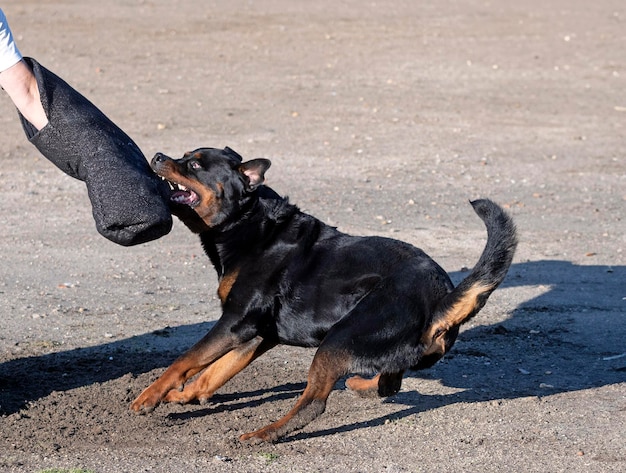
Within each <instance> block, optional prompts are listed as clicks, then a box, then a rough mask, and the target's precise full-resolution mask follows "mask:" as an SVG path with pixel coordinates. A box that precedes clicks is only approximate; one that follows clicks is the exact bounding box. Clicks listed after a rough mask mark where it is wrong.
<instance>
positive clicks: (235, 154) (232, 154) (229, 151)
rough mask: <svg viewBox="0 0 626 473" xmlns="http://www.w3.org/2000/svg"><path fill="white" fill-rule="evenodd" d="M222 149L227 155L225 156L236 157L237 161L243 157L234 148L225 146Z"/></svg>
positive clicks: (240, 160)
mask: <svg viewBox="0 0 626 473" xmlns="http://www.w3.org/2000/svg"><path fill="white" fill-rule="evenodd" d="M223 151H224V154H225V155H227V156H229V157H231V158H233V159H236V160H237V161H239V162H242V161H243V158H242V157H241V155H240V154H239V153H238V152H237V151H235V150H234V149H231V148H229V147H228V146H227V147H226V148H224V150H223Z"/></svg>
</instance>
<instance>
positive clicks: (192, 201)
mask: <svg viewBox="0 0 626 473" xmlns="http://www.w3.org/2000/svg"><path fill="white" fill-rule="evenodd" d="M168 182H169V184H170V187H171V188H172V195H171V196H170V200H171V201H172V202H175V203H177V204H183V205H188V206H189V207H191V208H194V207H196V206H197V205H198V204H199V203H200V196H199V195H198V194H196V193H195V192H194V191H192V190H191V189H188V188H187V187H185V186H183V185H181V184H176V183H174V182H171V181H168Z"/></svg>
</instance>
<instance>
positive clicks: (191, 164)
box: [189, 161, 202, 169]
mask: <svg viewBox="0 0 626 473" xmlns="http://www.w3.org/2000/svg"><path fill="white" fill-rule="evenodd" d="M189 167H190V168H192V169H200V168H201V167H202V166H201V165H200V163H199V162H198V161H189Z"/></svg>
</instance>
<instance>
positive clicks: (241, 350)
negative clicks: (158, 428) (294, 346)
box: [164, 337, 276, 404]
mask: <svg viewBox="0 0 626 473" xmlns="http://www.w3.org/2000/svg"><path fill="white" fill-rule="evenodd" d="M274 346H276V344H275V343H269V342H266V341H264V340H263V339H262V338H261V337H256V338H253V339H252V340H250V341H249V342H248V343H246V344H244V345H242V346H240V347H237V348H235V349H234V350H231V351H229V352H228V353H226V354H225V355H224V356H223V357H221V358H220V359H219V360H217V361H215V363H213V364H211V365H210V366H209V367H207V368H206V369H205V370H204V371H203V372H202V373H201V374H200V376H199V377H198V378H196V379H195V380H194V381H193V382H192V383H189V384H188V385H186V386H185V388H184V389H183V390H182V391H178V390H177V389H173V390H171V391H170V392H169V393H167V395H166V396H165V399H164V401H165V402H178V403H181V404H185V403H188V402H190V401H193V400H195V399H197V400H198V401H200V402H204V401H206V400H208V399H209V398H210V397H211V396H213V394H214V393H215V391H217V390H218V389H219V388H221V387H222V386H223V385H224V384H226V383H227V382H228V381H229V380H230V379H231V378H232V377H233V376H235V375H236V374H237V373H239V372H240V371H242V370H243V369H244V368H246V367H247V366H248V365H249V364H250V363H252V362H253V361H254V360H255V359H257V358H258V357H259V356H261V355H262V354H263V353H265V352H267V351H268V350H270V349H271V348H273V347H274Z"/></svg>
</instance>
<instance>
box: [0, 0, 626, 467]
mask: <svg viewBox="0 0 626 473" xmlns="http://www.w3.org/2000/svg"><path fill="white" fill-rule="evenodd" d="M2 7H3V9H4V10H5V13H6V14H7V16H8V18H9V20H10V22H11V25H12V27H13V30H14V32H15V34H16V36H17V39H18V43H19V46H20V48H21V49H22V52H23V53H25V54H28V55H31V56H33V57H35V58H37V59H38V60H39V61H40V62H41V63H42V64H44V65H45V66H47V67H48V68H50V69H52V70H53V71H55V72H57V73H58V74H59V75H61V76H62V77H64V78H65V79H66V80H67V81H68V82H70V83H71V84H72V85H74V86H75V87H76V88H77V89H79V90H80V91H82V92H83V93H84V94H85V95H87V96H88V97H89V98H90V99H91V100H92V101H94V102H95V103H96V104H97V105H98V106H100V107H101V108H102V109H103V111H105V113H107V114H108V115H109V116H110V117H111V118H112V119H113V120H114V121H115V122H116V123H118V124H119V125H120V126H121V127H122V128H123V129H124V130H125V131H127V132H128V133H129V134H130V135H131V136H132V137H133V138H134V139H135V140H136V141H137V143H138V144H139V146H140V147H141V148H142V150H144V152H145V153H146V155H147V156H149V157H150V156H152V154H154V153H155V152H156V151H163V152H165V153H167V154H170V155H172V156H179V155H182V153H183V152H184V151H187V150H190V149H194V148H196V147H198V146H203V145H204V146H215V147H223V146H230V147H232V148H234V149H236V150H237V151H239V152H240V153H241V154H243V155H244V156H245V157H247V158H253V157H269V158H271V159H272V161H273V167H272V169H271V170H270V171H269V174H268V178H269V184H270V185H271V186H272V187H273V188H274V189H276V190H277V191H278V192H280V193H282V194H286V195H289V196H290V199H291V200H292V201H293V202H294V203H296V204H298V205H299V206H300V207H301V208H302V209H303V210H306V211H308V212H310V213H313V214H314V215H316V216H318V217H319V218H321V219H322V220H324V221H325V222H328V223H330V224H333V225H336V226H338V227H339V228H340V229H342V230H345V231H348V232H352V233H356V234H380V235H386V236H392V237H396V238H400V239H403V240H406V241H409V242H411V243H414V244H416V245H417V246H419V247H421V248H423V249H424V250H425V251H427V252H428V253H429V254H431V255H432V256H433V257H434V258H435V259H436V260H437V261H438V262H440V264H441V265H442V266H443V267H444V268H446V270H448V271H449V272H450V273H451V274H452V277H453V279H454V280H455V281H459V280H461V279H462V278H463V276H464V274H466V273H465V271H466V268H468V267H471V266H472V265H473V264H474V263H475V262H476V260H477V258H478V256H479V254H480V251H481V249H482V245H483V244H484V241H485V231H484V229H483V228H482V225H481V223H480V221H479V219H478V218H477V217H476V216H475V215H474V213H473V212H472V210H471V207H470V206H469V205H468V204H467V201H468V199H473V198H477V197H490V198H492V199H494V200H496V201H498V202H500V203H502V204H504V205H506V206H507V207H508V208H509V210H510V212H511V213H512V214H513V216H514V217H515V219H516V221H517V224H518V227H519V230H520V236H521V243H520V246H519V250H518V253H517V255H516V257H515V260H514V264H513V266H512V268H511V271H510V274H509V276H508V277H507V279H506V281H505V283H504V284H503V286H502V287H501V289H499V290H498V291H496V293H494V295H493V296H492V298H491V299H490V301H489V303H488V304H487V306H486V307H485V309H484V310H483V311H482V312H481V314H480V315H479V316H478V317H476V318H475V319H474V321H473V322H472V323H471V324H469V325H467V326H465V328H464V330H463V331H462V333H461V335H460V337H459V340H458V341H457V344H456V345H455V347H454V349H453V351H452V352H451V353H450V354H449V356H447V357H446V358H445V359H444V360H442V362H440V363H439V364H437V365H436V366H435V367H434V368H432V369H431V370H429V371H426V372H421V373H419V374H417V373H409V374H408V375H407V376H406V379H405V380H404V384H403V388H402V390H401V392H400V393H399V394H398V395H396V396H394V397H392V398H389V399H386V400H382V401H381V400H372V399H360V398H357V397H355V396H354V395H352V394H351V393H350V392H349V391H346V389H345V387H344V384H343V382H340V383H338V385H337V387H336V390H335V391H333V393H332V394H331V396H330V399H329V403H328V408H327V411H326V413H325V414H324V415H323V416H322V417H320V418H318V419H317V420H315V421H314V422H312V423H311V424H309V425H308V426H307V427H306V428H305V429H303V430H302V431H299V432H296V433H294V434H293V435H291V436H289V437H288V438H286V439H284V440H283V441H281V442H279V443H277V444H267V445H257V446H249V445H242V444H240V443H239V442H238V440H237V437H238V435H240V434H241V433H243V432H247V431H250V430H252V429H256V428H259V427H261V426H263V425H265V424H267V423H268V422H270V421H272V420H275V419H277V418H278V417H280V416H282V415H283V414H284V413H285V412H286V411H287V410H288V409H289V408H290V406H292V405H293V403H294V402H295V399H296V397H297V396H298V395H299V393H300V392H301V391H302V389H303V388H304V381H305V379H306V375H307V369H308V364H309V363H310V361H311V359H312V356H313V351H311V350H304V349H297V348H287V347H284V348H282V347H279V348H277V349H275V350H273V351H272V352H270V353H269V354H267V355H266V356H264V357H262V358H261V359H259V360H258V361H256V362H255V363H254V364H253V365H252V366H251V367H250V368H249V369H248V370H247V371H244V373H242V374H241V375H239V376H237V377H236V378H235V379H234V380H233V381H232V382H231V383H229V384H228V385H227V386H226V387H225V388H224V389H222V390H221V391H220V392H219V394H218V395H216V396H215V398H214V400H213V402H212V403H209V404H208V405H204V406H201V405H188V406H179V405H164V406H160V407H159V408H158V409H157V410H156V411H154V412H153V413H152V414H150V415H146V416H136V415H133V414H131V413H130V412H129V410H128V406H129V403H130V401H131V400H132V399H133V398H134V397H135V396H136V395H137V394H139V392H141V390H142V389H143V388H144V387H146V386H147V385H148V384H149V383H150V382H151V381H152V380H154V379H156V377H157V376H158V375H159V374H160V373H162V372H163V370H164V369H165V367H166V366H168V364H169V363H171V361H172V360H173V359H174V358H175V357H176V356H177V355H178V354H179V353H181V352H182V351H183V350H185V349H186V348H188V347H189V346H190V345H192V344H193V343H194V342H195V341H196V340H198V339H199V338H200V337H201V336H202V335H203V334H204V333H205V332H206V331H207V330H208V328H209V327H210V326H211V324H212V322H214V321H215V320H216V319H217V318H218V317H219V305H218V302H217V300H216V297H215V292H216V279H215V274H214V271H213V269H212V268H211V267H210V265H209V262H208V260H207V258H206V257H205V256H204V255H203V254H202V251H201V248H200V245H199V243H198V241H197V239H196V237H195V236H194V235H191V234H190V233H189V232H188V231H187V230H186V229H185V228H184V227H183V226H182V225H181V224H180V223H178V222H177V223H176V225H175V228H174V230H173V231H172V233H171V234H170V235H168V236H166V237H164V238H162V239H161V240H159V241H156V242H153V243H149V244H146V245H143V246H140V247H135V248H122V247H118V246H116V245H114V244H112V243H110V242H108V241H106V240H105V239H103V238H101V237H100V236H99V235H98V234H97V233H96V231H95V228H94V224H93V221H92V219H91V215H90V208H89V205H88V200H87V197H86V191H85V188H84V186H83V184H82V183H81V182H78V181H75V180H73V179H71V178H69V177H67V176H65V175H63V174H62V173H60V172H59V171H58V170H57V169H56V168H55V167H54V166H52V165H51V164H50V163H48V162H47V161H46V160H45V159H43V158H42V157H40V156H39V155H38V154H37V152H36V150H35V149H34V147H32V146H31V145H29V144H28V143H27V141H26V139H25V138H24V136H23V135H22V132H21V130H20V127H19V125H18V122H17V120H16V116H15V114H14V111H13V109H12V105H11V104H10V102H9V100H8V98H7V97H6V96H4V97H2V98H1V99H0V110H1V111H2V114H1V117H0V126H1V130H2V131H1V135H0V136H1V139H0V163H1V166H0V182H1V183H2V188H3V189H4V191H3V192H4V194H3V198H2V199H1V200H0V215H1V218H2V225H1V226H0V247H1V250H2V251H0V266H1V267H2V271H1V273H0V413H1V417H0V430H1V435H0V471H28V472H32V471H40V470H42V469H44V468H52V467H57V468H85V469H90V470H93V471H95V472H121V471H129V472H140V471H154V472H171V471H225V472H229V471H232V472H288V471H293V472H313V471H338V472H339V471H341V472H346V471H355V472H357V471H358V472H382V471H389V472H418V471H424V472H472V471H480V472H498V473H500V472H503V471H514V472H602V473H605V472H618V471H620V472H623V471H626V427H625V425H626V390H625V388H626V356H625V354H626V342H625V341H624V340H625V339H626V315H625V312H626V311H625V307H626V264H625V255H624V251H625V249H626V240H625V235H626V224H625V213H626V212H625V207H626V158H625V155H626V138H625V137H626V96H625V95H624V91H625V90H626V48H625V47H624V45H625V44H626V5H625V4H624V2H623V0H596V1H593V2H587V1H584V2H583V1H581V0H554V1H538V0H530V1H523V2H490V1H485V0H464V1H454V0H442V1H437V2H425V1H415V0H406V1H394V2H383V1H376V2H372V1H367V2H365V1H358V0H346V1H337V0H334V1H329V0H318V1H316V2H293V1H289V0H268V1H260V2H250V1H246V0H229V1H222V0H215V1H210V2H204V1H199V0H195V1H191V0H181V1H174V2H172V1H165V0H145V1H144V0H134V1H122V0H110V1H106V2H105V1H93V0H81V1H78V0H67V1H62V2H61V1H60V2H54V1H40V0H19V1H8V0H5V1H4V2H2Z"/></svg>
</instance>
